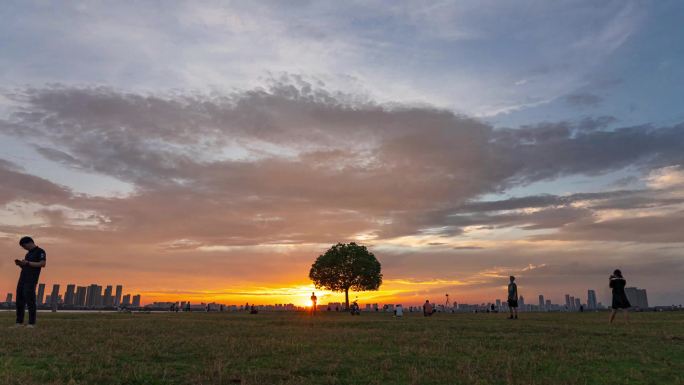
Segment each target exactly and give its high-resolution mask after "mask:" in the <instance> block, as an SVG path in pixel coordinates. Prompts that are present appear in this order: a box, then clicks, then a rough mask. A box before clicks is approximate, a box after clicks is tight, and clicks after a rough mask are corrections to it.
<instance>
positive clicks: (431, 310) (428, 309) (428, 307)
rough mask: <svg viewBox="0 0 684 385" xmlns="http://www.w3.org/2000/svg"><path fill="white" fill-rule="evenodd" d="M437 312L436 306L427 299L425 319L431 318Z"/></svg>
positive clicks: (424, 305) (424, 306)
mask: <svg viewBox="0 0 684 385" xmlns="http://www.w3.org/2000/svg"><path fill="white" fill-rule="evenodd" d="M434 312H435V308H434V306H432V304H431V303H430V301H428V300H427V299H426V300H425V303H424V304H423V316H424V317H431V316H432V313H434Z"/></svg>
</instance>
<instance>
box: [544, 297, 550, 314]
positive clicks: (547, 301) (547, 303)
mask: <svg viewBox="0 0 684 385" xmlns="http://www.w3.org/2000/svg"><path fill="white" fill-rule="evenodd" d="M545 305H546V308H545V310H547V311H548V310H551V300H550V299H547V300H546V304H545Z"/></svg>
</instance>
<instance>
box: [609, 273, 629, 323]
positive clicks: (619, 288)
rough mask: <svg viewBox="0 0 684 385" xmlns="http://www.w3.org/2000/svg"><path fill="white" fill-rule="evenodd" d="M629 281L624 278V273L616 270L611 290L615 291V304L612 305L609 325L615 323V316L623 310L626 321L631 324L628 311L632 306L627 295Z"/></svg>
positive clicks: (611, 277) (612, 278)
mask: <svg viewBox="0 0 684 385" xmlns="http://www.w3.org/2000/svg"><path fill="white" fill-rule="evenodd" d="M626 284H627V281H625V279H624V278H623V277H622V272H621V271H620V270H619V269H616V270H615V271H614V272H613V275H611V276H610V284H609V286H610V288H611V289H613V303H612V305H611V308H612V311H611V312H610V320H609V323H611V324H612V323H613V321H614V320H615V315H616V314H617V311H618V309H622V311H623V312H624V313H625V321H627V323H629V313H628V312H627V310H628V309H629V308H630V307H631V306H632V305H630V303H629V300H628V299H627V294H625V285H626Z"/></svg>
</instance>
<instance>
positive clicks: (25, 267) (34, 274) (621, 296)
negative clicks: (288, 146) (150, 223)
mask: <svg viewBox="0 0 684 385" xmlns="http://www.w3.org/2000/svg"><path fill="white" fill-rule="evenodd" d="M351 245H353V247H356V248H358V247H359V246H357V245H356V244H353V243H352V244H351ZM19 246H20V247H21V248H23V249H24V250H26V252H27V253H26V255H25V256H24V259H15V261H14V263H15V264H16V265H17V266H18V267H19V268H20V269H21V273H20V274H19V281H18V282H17V292H16V310H17V319H16V324H15V325H14V327H19V326H23V325H24V313H25V309H26V308H28V313H29V320H28V325H27V326H28V327H29V328H32V327H34V326H35V324H36V286H37V285H38V278H39V277H40V271H41V269H42V268H43V267H45V264H46V253H45V250H43V249H41V248H40V247H38V246H37V245H36V243H35V242H34V240H33V239H32V238H31V237H22V238H21V239H20V240H19ZM343 246H345V245H341V244H339V245H336V247H343ZM361 249H362V250H363V251H366V249H365V247H361ZM331 250H332V249H331ZM366 252H367V251H366ZM368 254H369V256H372V254H371V253H368ZM372 260H373V261H374V263H377V260H375V257H374V256H372ZM317 263H318V261H317ZM372 266H373V265H372ZM315 267H316V266H315V265H314V268H312V273H311V275H312V276H316V274H317V273H316V269H315ZM373 267H374V268H375V269H376V270H377V272H376V273H375V274H376V278H375V280H374V283H373V285H375V286H373V287H375V288H377V286H379V283H380V282H381V281H382V275H381V274H380V273H379V271H380V268H379V264H377V266H373ZM321 270H323V269H321ZM509 281H510V282H509V283H508V298H507V303H508V308H509V311H510V315H509V317H508V319H518V285H517V284H516V283H515V277H514V276H510V278H509ZM626 283H627V282H626V281H625V278H624V277H623V276H622V271H620V270H619V269H616V270H615V271H614V272H613V274H612V275H611V276H610V279H609V284H608V285H609V287H610V288H611V289H612V292H613V300H612V303H611V312H610V318H609V323H613V321H614V320H615V315H616V314H617V311H618V309H622V310H623V311H624V313H625V320H627V321H629V318H628V313H627V311H626V310H627V309H629V308H630V307H631V304H630V303H629V299H627V294H626V293H625V285H626ZM348 288H349V287H348V286H347V290H346V291H345V294H347V293H348ZM347 298H348V296H347ZM317 304H318V298H317V297H316V293H311V313H312V314H314V313H315V312H316V310H317ZM257 311H258V310H257V309H256V308H255V307H254V305H252V307H251V308H250V312H251V313H253V314H256V313H257ZM352 311H353V314H359V311H360V309H359V306H358V304H357V303H356V301H355V302H354V307H353V310H352ZM435 311H436V309H435V307H434V306H433V305H432V304H431V303H430V301H428V300H426V301H425V303H424V304H423V315H424V316H425V317H429V316H432V314H434V313H435ZM395 315H397V316H401V315H403V309H402V310H401V311H400V313H399V314H397V313H395Z"/></svg>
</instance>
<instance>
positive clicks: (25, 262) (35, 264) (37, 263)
mask: <svg viewBox="0 0 684 385" xmlns="http://www.w3.org/2000/svg"><path fill="white" fill-rule="evenodd" d="M24 266H30V267H45V260H44V259H43V260H42V261H40V262H30V261H24Z"/></svg>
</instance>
